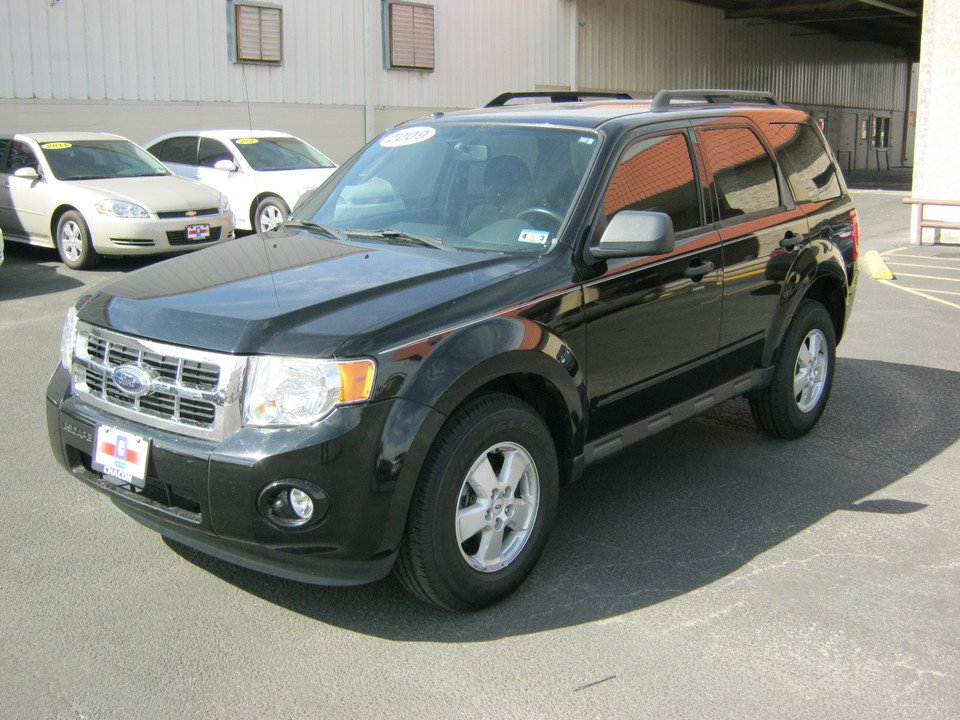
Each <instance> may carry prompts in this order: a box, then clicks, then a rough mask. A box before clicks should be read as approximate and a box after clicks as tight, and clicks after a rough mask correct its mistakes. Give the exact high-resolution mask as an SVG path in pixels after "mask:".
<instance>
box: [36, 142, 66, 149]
mask: <svg viewBox="0 0 960 720" xmlns="http://www.w3.org/2000/svg"><path fill="white" fill-rule="evenodd" d="M40 147H42V148H43V149H44V150H66V149H67V148H68V147H73V145H71V144H70V143H62V142H61V143H46V144H45V145H41V146H40Z"/></svg>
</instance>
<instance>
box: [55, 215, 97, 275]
mask: <svg viewBox="0 0 960 720" xmlns="http://www.w3.org/2000/svg"><path fill="white" fill-rule="evenodd" d="M57 251H58V252H59V253H60V259H61V260H63V264H64V265H66V266H67V267H69V268H73V269H74V270H87V269H89V268H92V267H96V266H97V265H99V264H100V259H101V258H100V253H98V252H97V251H96V250H95V249H94V247H93V241H92V240H91V239H90V229H89V228H88V227H87V223H86V221H85V220H84V219H83V215H81V214H80V213H79V212H77V211H76V210H68V211H67V212H65V213H64V214H63V215H61V216H60V220H59V221H58V222H57Z"/></svg>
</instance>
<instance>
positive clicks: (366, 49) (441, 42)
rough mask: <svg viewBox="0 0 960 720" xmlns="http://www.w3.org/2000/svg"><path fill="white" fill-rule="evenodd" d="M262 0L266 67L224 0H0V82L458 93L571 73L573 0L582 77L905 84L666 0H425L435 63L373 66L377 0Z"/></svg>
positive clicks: (351, 94)
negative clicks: (270, 31) (420, 67)
mask: <svg viewBox="0 0 960 720" xmlns="http://www.w3.org/2000/svg"><path fill="white" fill-rule="evenodd" d="M273 1H274V2H276V3H278V4H280V6H281V7H282V10H283V55H284V61H283V64H282V65H281V66H279V67H272V66H267V65H254V64H232V63H230V62H228V60H227V58H228V55H229V52H228V45H227V43H228V37H227V12H226V7H228V6H227V3H225V2H224V0H151V1H150V2H141V1H139V0H137V1H136V2H132V1H131V0H60V1H59V2H57V3H56V4H54V5H51V4H50V2H49V1H48V0H3V2H0V98H4V99H16V98H35V99H41V100H71V101H99V100H110V101H136V100H145V101H155V102H167V101H179V102H233V103H246V102H252V103H305V104H315V105H334V106H353V107H358V106H363V105H364V103H365V101H366V100H367V99H368V98H370V97H372V98H373V103H374V105H375V106H376V107H378V108H381V107H385V108H391V107H421V108H430V107H438V108H449V107H472V106H476V105H477V104H480V103H483V102H485V101H486V100H488V99H489V98H491V97H493V96H494V95H496V94H498V93H500V92H502V91H503V90H507V89H511V90H523V89H531V88H534V89H536V88H553V87H569V86H570V84H571V81H572V79H571V77H570V65H571V62H570V57H569V54H568V53H569V52H570V44H571V32H572V28H571V23H572V22H573V21H574V20H575V19H574V18H573V17H572V12H571V10H572V8H574V7H575V6H576V7H577V8H578V15H579V17H578V18H577V19H576V20H578V21H579V23H581V24H582V27H579V28H578V29H577V30H576V32H577V33H578V45H579V55H578V58H579V61H578V70H577V73H578V78H577V85H578V86H579V87H580V88H587V89H627V90H633V91H655V90H657V89H659V88H662V87H671V86H672V87H695V86H704V85H706V86H714V87H718V86H721V87H722V86H728V87H738V88H751V89H764V90H770V91H772V92H775V93H777V94H778V95H780V96H781V97H782V98H783V99H785V100H787V101H789V102H794V103H800V104H808V105H837V106H847V107H864V108H887V109H891V110H898V109H900V110H902V109H903V108H904V104H905V98H906V94H907V93H906V83H907V76H908V72H907V70H906V69H905V67H906V66H905V61H904V60H901V59H897V58H895V57H894V56H893V51H892V50H889V49H887V48H885V47H883V46H878V45H871V44H854V43H840V42H838V41H836V40H834V39H832V38H829V37H827V36H812V37H796V36H794V35H793V34H792V33H793V32H794V31H793V30H792V29H790V28H787V27H785V26H780V25H755V24H751V23H750V22H749V21H725V20H724V19H723V16H722V14H721V13H720V12H719V11H715V10H712V9H710V8H705V7H702V6H699V5H692V4H688V3H684V2H679V1H677V0H576V2H574V0H522V2H521V1H519V0H434V1H433V2H432V3H431V4H432V5H433V7H434V9H435V13H434V15H435V42H436V44H435V53H436V69H435V71H433V72H422V71H410V70H386V69H384V67H383V56H382V44H381V43H382V39H381V36H382V4H381V0H273ZM364 16H366V20H367V26H366V31H365V28H364V24H363V23H364ZM365 60H366V63H367V65H369V66H370V68H371V69H370V72H369V74H368V73H367V71H366V66H365ZM368 78H369V80H370V83H371V85H372V87H371V88H369V92H368V89H367V88H366V86H365V81H367V79H368Z"/></svg>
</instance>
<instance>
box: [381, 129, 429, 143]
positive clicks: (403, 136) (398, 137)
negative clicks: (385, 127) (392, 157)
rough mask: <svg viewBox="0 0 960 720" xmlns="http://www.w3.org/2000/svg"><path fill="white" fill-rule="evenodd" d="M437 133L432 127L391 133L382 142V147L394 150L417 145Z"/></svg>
mask: <svg viewBox="0 0 960 720" xmlns="http://www.w3.org/2000/svg"><path fill="white" fill-rule="evenodd" d="M436 134H437V131H436V130H434V129H433V128H432V127H412V128H404V129H403V130H397V131H396V132H394V133H390V134H389V135H387V136H386V137H385V138H383V140H381V141H380V147H385V148H392V147H403V146H404V145H416V144H417V143H421V142H423V141H424V140H429V139H430V138H432V137H433V136H434V135H436Z"/></svg>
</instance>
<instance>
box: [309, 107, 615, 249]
mask: <svg viewBox="0 0 960 720" xmlns="http://www.w3.org/2000/svg"><path fill="white" fill-rule="evenodd" d="M597 144H598V143H597V137H596V135H595V134H594V133H593V132H591V131H584V130H579V129H566V128H556V127H553V128H551V127H543V126H538V127H533V126H508V125H496V124H475V123H441V124H437V125H433V126H430V125H421V126H413V127H404V128H400V129H397V130H394V131H392V132H389V133H387V134H386V135H384V136H382V137H381V138H380V139H379V140H377V141H375V142H374V143H372V144H371V145H368V146H367V148H366V149H364V150H363V152H361V153H360V154H359V155H358V156H357V157H356V158H355V159H354V160H353V161H352V162H351V163H350V164H349V165H348V166H346V168H344V169H343V174H342V175H340V176H339V178H340V179H339V181H338V182H336V183H329V182H328V183H327V184H326V185H324V186H322V187H321V188H320V190H319V191H318V192H317V193H316V194H314V195H313V196H311V197H310V199H309V200H307V201H305V202H304V203H303V204H302V206H301V207H300V208H299V209H298V210H297V211H296V212H294V213H293V215H291V218H290V221H291V222H292V223H296V222H301V223H305V222H309V223H313V224H320V225H323V226H325V227H327V228H331V229H333V230H335V231H336V232H337V233H338V234H341V235H343V236H346V237H347V238H348V239H349V238H351V237H361V236H364V235H366V236H367V237H369V236H370V235H371V233H375V232H377V231H381V230H390V231H392V236H393V237H394V239H396V236H397V235H399V234H400V233H410V234H415V235H419V236H426V237H429V238H432V239H439V240H441V241H442V247H444V248H448V249H459V250H481V251H491V252H504V253H525V254H534V253H543V252H546V251H547V250H549V249H550V248H551V247H553V245H554V243H555V241H556V239H557V236H558V233H559V230H560V228H561V226H562V225H563V223H564V220H565V218H566V216H567V214H568V212H569V211H570V208H571V207H572V205H573V201H574V199H575V197H576V196H577V191H578V189H579V187H580V185H581V182H582V179H583V176H584V174H585V172H586V170H587V168H588V166H589V164H590V160H591V158H592V157H593V154H594V152H595V150H596V147H597ZM408 241H409V238H408Z"/></svg>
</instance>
